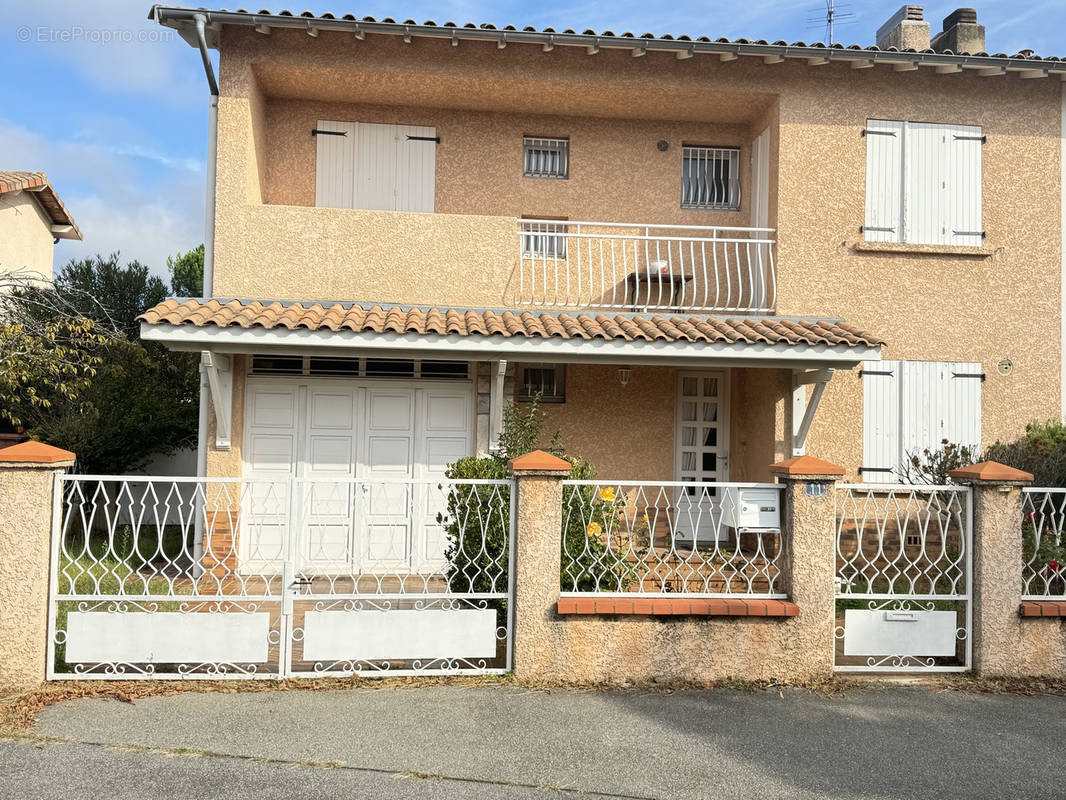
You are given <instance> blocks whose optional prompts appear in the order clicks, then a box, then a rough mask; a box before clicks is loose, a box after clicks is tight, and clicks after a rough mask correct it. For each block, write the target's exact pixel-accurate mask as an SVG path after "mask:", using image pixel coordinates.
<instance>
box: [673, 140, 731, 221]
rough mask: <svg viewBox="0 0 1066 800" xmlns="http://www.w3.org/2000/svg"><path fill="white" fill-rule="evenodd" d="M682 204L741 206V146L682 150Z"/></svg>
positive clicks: (715, 207) (720, 208) (705, 207)
mask: <svg viewBox="0 0 1066 800" xmlns="http://www.w3.org/2000/svg"><path fill="white" fill-rule="evenodd" d="M681 207H682V208H693V209H703V210H711V211H736V210H737V209H739V208H740V150H739V149H737V148H735V147H691V146H687V145H686V146H685V147H684V148H682V152H681Z"/></svg>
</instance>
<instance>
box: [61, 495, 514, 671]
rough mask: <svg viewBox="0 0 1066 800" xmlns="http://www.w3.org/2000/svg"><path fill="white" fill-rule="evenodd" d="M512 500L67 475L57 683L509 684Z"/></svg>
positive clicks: (496, 497)
mask: <svg viewBox="0 0 1066 800" xmlns="http://www.w3.org/2000/svg"><path fill="white" fill-rule="evenodd" d="M511 486H512V485H511V482H510V481H502V480H497V481H485V480H482V481H477V480H471V481H442V480H398V481H379V480H374V481H367V480H354V479H342V480H327V481H323V480H304V479H282V480H274V481H271V480H259V479H226V478H165V479H163V478H138V479H131V478H128V477H120V476H78V475H68V476H61V477H60V478H59V479H57V482H56V490H55V491H56V493H55V512H56V513H55V514H54V516H53V518H54V519H55V520H56V522H55V526H54V531H53V541H52V574H51V615H50V630H49V655H48V665H49V673H48V674H49V678H52V679H63V678H111V679H119V678H120V679H130V678H182V679H196V678H200V679H203V678H222V677H235V678H255V677H291V676H326V675H332V676H337V675H351V674H453V673H459V672H475V673H491V672H505V671H507V670H508V669H509V668H510V664H511V642H512V630H513V619H512V609H513V603H512V602H511V598H512V594H511V592H512V578H511V576H512V574H513V556H514V552H513V537H512V535H511V530H512V522H513V508H512V495H513V492H512V491H511Z"/></svg>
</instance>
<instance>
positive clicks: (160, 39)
mask: <svg viewBox="0 0 1066 800" xmlns="http://www.w3.org/2000/svg"><path fill="white" fill-rule="evenodd" d="M251 2H255V3H256V4H257V5H255V8H256V9H257V10H258V8H260V7H261V5H260V4H262V3H263V2H264V0H250V2H249V4H248V7H252V6H251ZM968 2H969V3H971V4H972V5H976V7H977V11H978V21H979V22H981V23H982V24H983V25H984V26H985V27H986V30H987V37H986V41H987V45H988V49H989V52H1006V53H1015V52H1017V51H1019V50H1022V49H1025V48H1028V49H1032V50H1035V51H1036V52H1037V53H1040V54H1041V55H1060V56H1064V57H1066V1H1064V0H1035V1H1034V2H1021V1H1020V0H985V2H981V0H977V2H974V0H968ZM173 4H174V5H183V4H182V3H180V2H175V3H173ZM900 4H901V3H900V2H899V0H881V2H876V1H875V0H850V2H849V0H840V2H838V3H837V14H838V15H842V14H850V15H852V16H849V17H846V18H844V19H843V20H842V22H841V23H838V27H837V35H836V37H835V38H836V39H837V40H838V41H842V42H844V43H846V44H851V43H858V44H862V45H867V44H872V43H873V40H874V31H876V30H877V28H878V27H879V26H880V24H881V23H882V22H884V21H885V20H886V19H887V18H888V17H890V16H891V15H892V14H893V13H894V12H895V11H896V10H897V9H898V8H899V6H900ZM185 5H193V6H200V5H203V6H206V7H220V6H215V5H212V4H211V3H209V2H207V0H196V2H194V3H186V4H185ZM958 5H959V4H958V3H957V2H952V3H948V4H943V3H937V4H935V5H926V6H925V18H926V19H927V20H930V27H931V29H932V31H933V33H936V32H937V31H939V30H940V21H941V20H942V19H943V18H944V17H945V16H947V15H948V14H949V13H950V12H951V11H952V10H953V9H954V8H956V7H957V6H958ZM230 6H231V7H240V6H241V4H240V3H239V2H233V1H232V0H230ZM149 8H150V3H148V2H146V0H37V2H27V0H0V19H3V23H2V24H0V36H2V37H3V41H2V44H0V74H2V75H3V76H4V80H3V81H0V169H10V170H32V171H40V170H43V171H45V172H47V173H48V176H49V178H50V179H51V181H52V183H53V185H54V186H55V187H56V190H57V191H58V192H59V196H60V197H61V198H62V199H63V202H64V203H65V204H66V206H67V208H68V210H69V211H70V212H71V213H72V214H73V216H74V218H75V220H76V221H77V223H78V225H79V227H80V228H81V230H82V233H83V234H84V241H81V242H72V241H61V242H60V243H59V244H57V245H56V258H55V260H56V264H57V266H58V265H62V264H65V263H66V262H67V261H69V260H70V259H72V258H85V257H88V256H92V255H95V254H97V253H100V254H103V255H107V254H110V253H112V252H116V251H118V252H120V253H121V256H122V259H123V261H132V260H138V261H140V262H141V263H143V264H146V265H148V266H149V267H150V268H151V270H152V271H153V272H155V273H157V274H160V275H162V274H164V273H165V270H166V259H167V256H168V255H174V254H176V253H178V252H179V251H184V250H188V249H190V248H192V247H195V246H196V245H197V244H199V243H200V242H202V241H203V230H204V217H203V208H204V175H205V170H204V159H205V153H206V149H207V105H208V90H207V82H206V80H205V78H204V73H203V67H202V66H201V63H200V57H199V54H198V52H197V51H196V50H195V49H194V48H192V47H190V46H188V45H187V44H186V43H185V42H184V41H183V40H182V39H181V38H180V37H178V35H177V33H176V32H174V31H172V30H170V29H169V28H163V27H160V26H158V25H156V24H154V23H152V22H150V21H149V20H148V19H147V17H148V11H149ZM282 8H283V7H282V6H277V7H272V10H274V11H280V10H282ZM290 9H291V10H294V11H297V12H299V11H303V10H305V9H309V10H311V11H313V12H315V13H323V12H325V11H332V12H333V13H334V14H336V15H337V16H340V15H341V14H345V13H352V14H355V15H357V16H366V15H370V16H374V17H378V18H380V17H386V16H390V17H393V18H396V19H407V18H412V19H416V20H419V21H422V20H426V19H433V20H436V21H437V22H438V23H442V22H445V21H449V20H450V21H455V22H458V23H463V22H477V23H480V22H491V23H493V24H495V25H497V26H502V25H506V24H514V25H517V26H519V27H522V26H525V25H533V26H536V27H538V28H542V27H546V26H552V27H555V28H557V29H562V28H574V29H575V30H584V29H586V28H593V29H596V30H607V29H609V30H613V31H615V32H618V33H620V32H622V31H633V32H634V33H638V34H640V33H644V32H648V31H650V32H653V33H656V34H664V33H670V34H673V35H675V36H676V35H678V34H682V33H687V34H689V35H691V36H699V35H707V36H711V37H712V38H717V37H719V36H726V37H729V38H738V37H747V38H752V39H767V40H769V41H774V40H777V39H785V40H787V41H789V42H792V41H797V40H802V41H807V42H813V41H819V40H821V39H822V38H823V36H824V32H825V31H824V23H819V22H818V21H817V20H820V19H823V18H824V14H825V0H743V2H741V1H740V0H732V1H731V2H714V1H713V0H706V1H705V2H692V0H674V2H673V3H671V4H670V5H669V6H657V5H656V4H654V3H648V2H646V0H614V2H593V1H592V0H577V1H576V2H560V0H541V2H539V3H536V4H532V3H527V2H512V1H511V0H504V1H503V2H483V1H482V0H438V2H432V3H426V2H411V1H410V0H384V1H382V0H373V1H372V2H365V3H353V2H347V1H346V0H332V2H325V3H319V2H310V3H308V0H302V2H301V5H299V6H290Z"/></svg>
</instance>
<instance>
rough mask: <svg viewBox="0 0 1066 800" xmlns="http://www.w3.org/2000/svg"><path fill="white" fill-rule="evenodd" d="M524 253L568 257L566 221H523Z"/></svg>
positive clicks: (544, 256) (546, 256)
mask: <svg viewBox="0 0 1066 800" xmlns="http://www.w3.org/2000/svg"><path fill="white" fill-rule="evenodd" d="M522 231H523V235H522V255H524V256H538V257H542V258H566V236H565V235H560V234H565V233H566V223H565V222H523V223H522Z"/></svg>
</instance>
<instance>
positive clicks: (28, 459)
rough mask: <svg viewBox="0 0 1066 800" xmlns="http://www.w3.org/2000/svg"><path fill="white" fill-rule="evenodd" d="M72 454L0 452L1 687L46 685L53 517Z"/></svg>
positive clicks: (31, 446) (31, 447)
mask: <svg viewBox="0 0 1066 800" xmlns="http://www.w3.org/2000/svg"><path fill="white" fill-rule="evenodd" d="M73 464H74V454H73V453H71V452H69V451H67V450H60V449H59V448H58V447H50V446H49V445H46V444H41V443H40V442H23V443H22V444H16V445H14V446H12V447H7V448H5V449H3V450H0V654H2V655H0V687H9V688H15V689H28V688H33V687H36V686H38V685H39V684H41V683H42V682H43V681H44V679H45V669H46V663H47V662H46V658H47V654H48V651H49V648H48V602H49V584H50V581H51V578H52V574H53V572H52V568H53V564H52V558H51V545H52V525H53V522H54V519H53V515H57V514H59V513H60V504H61V502H62V495H61V494H60V493H59V487H58V486H57V483H58V478H59V475H61V474H62V473H63V472H64V471H66V469H67V468H68V467H70V466H73Z"/></svg>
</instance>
